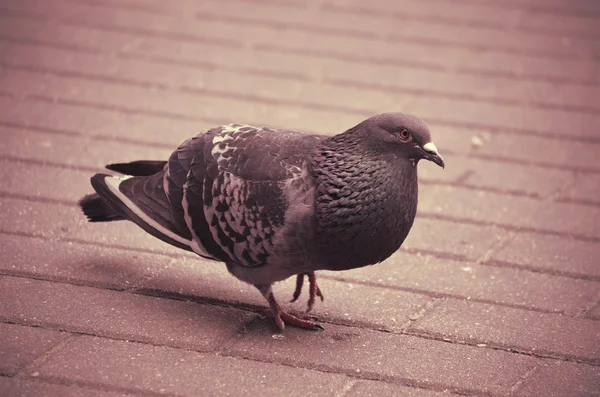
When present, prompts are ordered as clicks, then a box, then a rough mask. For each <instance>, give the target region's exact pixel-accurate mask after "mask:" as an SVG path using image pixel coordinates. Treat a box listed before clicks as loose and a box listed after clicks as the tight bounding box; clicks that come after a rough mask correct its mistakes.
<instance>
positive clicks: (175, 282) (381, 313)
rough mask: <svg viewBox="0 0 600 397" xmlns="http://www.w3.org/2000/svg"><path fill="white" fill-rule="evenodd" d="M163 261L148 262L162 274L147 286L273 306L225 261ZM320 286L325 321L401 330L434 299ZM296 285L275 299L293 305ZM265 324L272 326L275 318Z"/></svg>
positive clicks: (283, 285) (279, 289) (280, 288)
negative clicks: (230, 269)
mask: <svg viewBox="0 0 600 397" xmlns="http://www.w3.org/2000/svg"><path fill="white" fill-rule="evenodd" d="M157 263H158V262H157ZM157 263H152V264H148V267H149V268H153V269H156V270H155V271H156V273H155V275H154V277H152V278H151V279H148V280H147V281H146V282H145V283H143V284H142V286H141V287H142V288H145V289H151V290H159V291H167V292H176V293H179V294H182V295H184V296H198V297H205V298H209V299H218V300H221V301H225V302H235V303H238V304H242V305H248V304H251V305H255V306H259V307H265V308H266V306H267V303H266V301H265V300H264V298H263V297H262V296H261V295H260V294H259V293H258V290H256V288H254V287H253V286H251V285H248V284H245V283H242V282H241V281H239V280H237V279H236V278H234V277H233V276H231V275H230V274H229V273H228V272H227V271H226V270H225V266H224V265H223V264H222V263H217V262H212V263H211V262H209V261H204V262H202V261H197V260H194V259H189V260H184V261H171V262H169V263H164V265H162V267H158V266H156V264H157ZM318 274H319V273H318ZM318 282H319V286H320V288H321V290H322V291H323V294H324V295H325V300H324V302H321V301H320V300H319V299H317V301H316V302H315V306H314V309H313V313H314V314H315V316H317V317H318V318H319V319H320V320H322V321H332V322H336V323H344V324H352V325H355V326H366V327H374V328H378V329H386V330H391V331H400V330H401V329H402V328H403V327H404V326H405V325H406V324H407V322H408V321H409V317H411V316H412V315H413V314H414V313H416V312H418V311H419V310H420V309H421V307H423V306H425V304H426V303H427V302H429V300H430V298H429V297H427V296H425V295H421V294H414V293H409V292H404V291H395V290H391V289H387V288H377V287H372V286H365V285H360V284H353V283H351V282H350V283H348V282H339V281H335V280H331V279H327V278H326V277H325V278H324V277H320V278H318ZM294 286H295V277H292V278H289V279H288V280H286V281H284V282H280V283H277V284H275V286H274V292H275V296H276V298H277V299H278V300H279V302H280V303H281V304H282V305H287V302H289V300H290V299H291V297H292V293H293V291H294ZM307 291H308V290H307V287H306V286H305V289H304V293H303V294H302V295H301V296H300V298H299V299H298V301H297V302H296V303H295V304H294V305H292V307H294V308H295V309H297V310H301V311H304V310H306V302H307V299H308V295H307ZM265 321H266V322H267V323H269V324H270V321H271V320H265Z"/></svg>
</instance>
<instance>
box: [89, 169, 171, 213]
mask: <svg viewBox="0 0 600 397" xmlns="http://www.w3.org/2000/svg"><path fill="white" fill-rule="evenodd" d="M165 164H167V162H166V161H154V160H139V161H132V162H131V163H117V164H109V165H107V166H106V168H107V169H109V170H111V171H115V172H119V173H121V174H124V175H131V176H150V175H154V174H156V173H157V172H159V171H162V169H163V168H164V166H165ZM79 206H80V207H81V209H82V210H83V213H84V214H85V216H87V218H88V220H89V221H90V222H110V221H122V220H125V219H126V218H125V217H124V216H123V215H121V214H120V213H119V212H118V211H115V210H114V209H113V208H112V207H111V206H110V205H108V204H107V203H106V202H105V201H104V200H102V198H100V196H99V195H98V194H97V193H92V194H88V195H86V196H85V197H84V198H82V199H81V200H79Z"/></svg>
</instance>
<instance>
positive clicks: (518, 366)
mask: <svg viewBox="0 0 600 397" xmlns="http://www.w3.org/2000/svg"><path fill="white" fill-rule="evenodd" d="M225 352H226V354H231V355H235V356H241V357H246V358H249V359H255V360H262V361H271V360H273V359H276V360H277V361H279V362H282V363H285V364H287V365H293V366H301V367H307V368H317V369H320V370H323V371H326V372H330V371H333V372H342V373H347V374H353V375H355V376H364V377H374V376H376V377H383V378H386V379H390V380H396V381H402V382H411V383H412V384H415V385H422V386H427V387H436V388H447V389H451V390H455V391H459V392H489V393H495V394H503V393H506V392H508V390H509V389H510V387H511V385H513V384H514V383H516V382H517V381H518V380H519V378H520V376H521V374H522V373H524V372H526V371H528V370H529V369H531V368H533V366H534V365H535V363H536V361H537V360H536V359H534V358H532V357H528V356H523V355H518V354H513V353H508V352H504V351H499V350H491V349H483V348H478V347H473V346H466V345H459V344H450V343H445V342H443V341H438V340H430V339H424V338H418V337H414V336H406V335H395V334H388V333H381V332H376V331H370V330H365V329H357V328H348V327H340V326H334V325H329V326H328V327H327V329H326V330H325V331H323V332H311V333H307V332H303V331H301V330H300V331H298V330H295V329H287V330H286V333H285V334H284V335H282V336H279V337H273V336H272V332H271V328H269V327H266V326H265V325H264V323H257V324H256V325H255V326H254V327H251V328H250V329H249V330H248V331H247V332H246V333H244V334H242V335H240V336H238V337H237V338H236V339H235V342H234V343H233V345H232V346H230V347H228V348H227V349H226V350H225ZM433 357H435V359H432V358H433ZM475 373H477V376H475Z"/></svg>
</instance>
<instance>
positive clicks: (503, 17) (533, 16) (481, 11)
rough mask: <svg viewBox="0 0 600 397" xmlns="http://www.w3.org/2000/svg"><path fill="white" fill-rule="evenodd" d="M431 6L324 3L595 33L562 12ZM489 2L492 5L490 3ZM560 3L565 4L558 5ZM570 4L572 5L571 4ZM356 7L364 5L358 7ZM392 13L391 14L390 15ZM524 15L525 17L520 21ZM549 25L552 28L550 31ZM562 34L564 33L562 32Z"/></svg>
mask: <svg viewBox="0 0 600 397" xmlns="http://www.w3.org/2000/svg"><path fill="white" fill-rule="evenodd" d="M430 3H431V6H430V7H423V6H422V3H420V2H418V1H405V2H403V4H402V5H400V4H396V3H390V4H388V3H382V4H379V3H374V4H369V8H366V7H364V3H362V2H361V1H360V0H352V1H346V2H344V5H343V6H342V4H337V3H336V2H334V1H331V0H328V1H326V2H325V3H324V4H326V5H335V6H336V9H342V10H343V9H344V8H349V9H352V8H356V9H358V10H360V11H357V12H364V13H370V14H375V15H378V16H379V17H381V18H390V19H392V18H394V17H395V14H394V12H398V13H406V17H407V19H412V18H414V17H425V18H428V19H432V20H433V21H438V22H439V23H442V24H448V25H450V24H473V25H476V26H483V27H490V28H496V29H498V28H508V27H510V28H512V29H519V28H521V29H523V28H530V29H535V28H538V29H540V30H542V31H545V32H549V33H551V32H555V33H559V32H560V33H562V35H566V33H567V32H568V33H571V32H585V33H594V32H596V31H597V26H595V25H594V24H593V23H592V22H593V21H592V20H591V19H590V18H582V16H581V15H571V14H568V13H562V14H561V15H557V14H553V13H533V12H525V11H526V9H525V10H524V9H523V8H518V7H512V6H511V7H502V6H501V7H498V6H497V5H496V4H493V2H489V1H488V2H487V3H488V4H485V3H486V2H460V3H457V4H455V5H452V6H448V4H447V3H445V2H443V1H435V2H430ZM490 3H492V4H490ZM561 4H564V3H562V2H561ZM571 4H573V3H571ZM359 6H363V7H360V8H359ZM440 7H442V9H443V10H444V11H443V17H442V18H440V13H439V10H440ZM390 11H393V12H390ZM524 14H526V16H527V18H523V15H524ZM548 26H552V27H553V28H552V29H551V30H549V29H548ZM554 27H556V28H554ZM563 32H565V33H563Z"/></svg>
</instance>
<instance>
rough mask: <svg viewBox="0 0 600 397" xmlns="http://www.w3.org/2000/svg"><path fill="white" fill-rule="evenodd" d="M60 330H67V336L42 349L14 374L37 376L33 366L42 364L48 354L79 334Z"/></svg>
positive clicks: (61, 347) (51, 353)
mask: <svg viewBox="0 0 600 397" xmlns="http://www.w3.org/2000/svg"><path fill="white" fill-rule="evenodd" d="M61 332H67V333H69V336H67V337H66V338H65V339H63V340H61V341H60V342H58V343H57V344H55V345H53V346H51V347H50V348H49V349H48V350H46V351H44V352H43V353H41V354H40V355H39V356H37V357H36V358H34V359H33V360H31V362H30V363H29V364H27V365H25V366H24V367H23V368H21V369H20V370H19V371H17V373H16V374H15V376H20V377H23V376H24V375H26V374H28V373H29V374H30V376H31V377H34V378H35V377H37V375H35V374H36V372H35V368H38V367H40V366H41V365H43V364H44V363H45V362H46V361H47V360H48V359H49V358H50V356H52V355H53V354H56V353H58V352H60V351H61V350H62V349H63V348H64V347H65V346H66V345H67V344H68V343H69V342H71V341H72V340H75V339H76V338H79V337H80V335H78V334H74V333H71V332H68V331H61Z"/></svg>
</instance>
